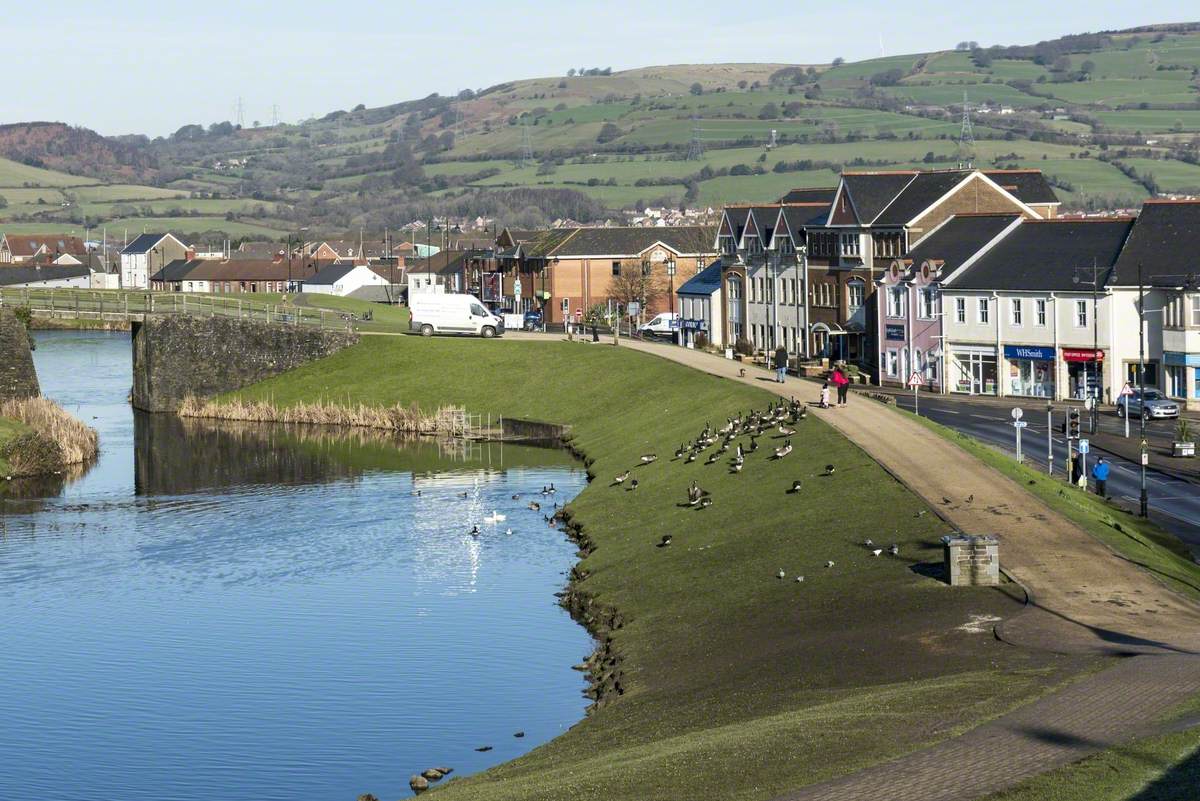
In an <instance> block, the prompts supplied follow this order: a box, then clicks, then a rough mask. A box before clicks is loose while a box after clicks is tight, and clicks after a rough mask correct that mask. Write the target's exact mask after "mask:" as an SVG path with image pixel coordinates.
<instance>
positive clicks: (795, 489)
mask: <svg viewBox="0 0 1200 801" xmlns="http://www.w3.org/2000/svg"><path fill="white" fill-rule="evenodd" d="M801 487H803V484H801V483H800V479H796V480H795V481H793V482H792V488H791V489H790V490H788V492H789V493H791V494H792V495H795V494H796V493H797V492H799V491H800V489H801Z"/></svg>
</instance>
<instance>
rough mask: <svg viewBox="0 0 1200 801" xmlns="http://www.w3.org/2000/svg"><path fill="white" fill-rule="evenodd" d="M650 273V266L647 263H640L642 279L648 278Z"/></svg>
mask: <svg viewBox="0 0 1200 801" xmlns="http://www.w3.org/2000/svg"><path fill="white" fill-rule="evenodd" d="M651 271H652V268H651V264H650V262H648V261H644V262H642V277H643V278H649V277H650V273H651Z"/></svg>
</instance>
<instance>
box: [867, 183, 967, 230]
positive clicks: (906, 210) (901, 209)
mask: <svg viewBox="0 0 1200 801" xmlns="http://www.w3.org/2000/svg"><path fill="white" fill-rule="evenodd" d="M970 175H971V171H969V170H962V171H959V170H954V171H941V170H939V171H937V172H920V173H917V174H916V175H915V176H914V177H913V179H912V180H911V181H909V182H908V184H907V185H906V186H905V187H904V189H903V190H901V192H900V194H898V195H897V196H896V197H895V198H893V200H892V201H891V202H890V203H888V204H887V207H886V208H884V209H883V211H881V212H880V213H879V215H878V216H876V217H874V218H872V220H871V223H872V224H873V225H905V224H907V223H909V222H911V221H912V220H913V219H915V218H916V217H917V216H919V215H920V214H921V212H923V211H925V209H927V208H929V207H930V206H932V205H933V204H934V203H936V202H938V200H940V199H941V198H942V197H944V196H945V195H946V194H947V193H949V192H950V191H951V190H953V189H954V188H955V187H956V186H958V185H959V184H961V183H962V182H963V181H965V180H967V178H968V177H969V176H970Z"/></svg>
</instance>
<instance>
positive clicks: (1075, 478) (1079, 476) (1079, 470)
mask: <svg viewBox="0 0 1200 801" xmlns="http://www.w3.org/2000/svg"><path fill="white" fill-rule="evenodd" d="M1081 481H1083V459H1082V457H1080V456H1076V457H1075V458H1073V459H1072V460H1071V483H1072V484H1074V485H1075V486H1076V487H1078V486H1079V483H1080V482H1081Z"/></svg>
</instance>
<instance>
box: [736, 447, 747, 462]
mask: <svg viewBox="0 0 1200 801" xmlns="http://www.w3.org/2000/svg"><path fill="white" fill-rule="evenodd" d="M745 458H746V452H745V451H743V450H742V443H740V442H739V443H738V446H737V460H738V461H739V462H740V461H742V460H743V459H745Z"/></svg>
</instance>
